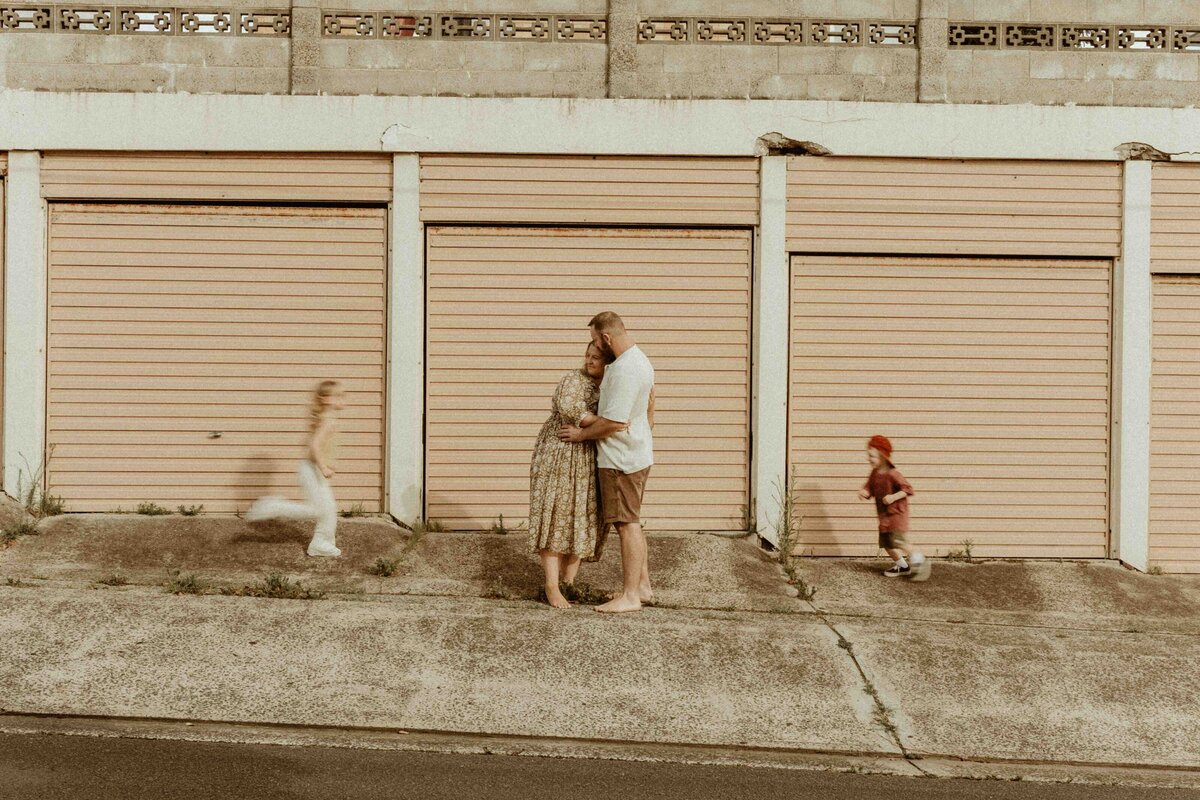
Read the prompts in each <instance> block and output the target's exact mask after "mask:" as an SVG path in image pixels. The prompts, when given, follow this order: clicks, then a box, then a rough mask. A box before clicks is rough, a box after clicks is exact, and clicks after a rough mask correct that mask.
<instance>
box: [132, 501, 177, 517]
mask: <svg viewBox="0 0 1200 800" xmlns="http://www.w3.org/2000/svg"><path fill="white" fill-rule="evenodd" d="M137 513H139V514H141V515H142V516H145V517H165V516H166V515H167V514H170V513H171V509H169V508H163V507H162V506H160V505H157V504H156V503H138V507H137Z"/></svg>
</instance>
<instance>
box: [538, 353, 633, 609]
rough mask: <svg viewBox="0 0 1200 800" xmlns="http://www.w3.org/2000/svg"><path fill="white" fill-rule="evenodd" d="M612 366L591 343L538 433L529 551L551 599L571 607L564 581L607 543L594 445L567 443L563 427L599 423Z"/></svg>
mask: <svg viewBox="0 0 1200 800" xmlns="http://www.w3.org/2000/svg"><path fill="white" fill-rule="evenodd" d="M610 363H612V358H611V357H607V356H606V355H605V354H604V353H602V352H601V351H600V350H599V348H597V347H596V346H595V345H592V344H589V345H588V349H587V352H586V354H585V355H584V359H583V368H582V369H578V370H573V371H572V372H570V373H568V374H567V375H566V376H565V377H564V378H563V379H562V380H561V381H559V383H558V388H557V389H556V390H555V392H554V400H553V413H552V414H551V415H550V419H548V420H546V424H545V425H543V426H542V431H541V433H539V434H538V438H537V444H535V445H534V448H533V461H532V463H531V464H530V467H529V547H530V549H531V550H533V551H534V552H536V553H537V554H538V555H539V556H540V558H541V560H542V569H543V570H544V571H545V573H546V599H547V600H548V601H549V603H550V605H552V606H553V607H554V608H570V607H571V604H570V603H568V602H567V599H566V598H565V597H563V595H562V591H561V590H560V589H559V581H560V580H562V581H564V582H566V583H573V582H574V580H575V575H576V573H577V572H578V571H579V561H580V559H583V558H587V559H590V560H595V559H596V558H598V557H599V546H600V545H601V544H602V538H601V528H602V525H601V523H600V514H599V508H598V505H599V496H598V491H597V487H596V445H595V443H594V442H578V443H571V442H562V441H559V439H558V429H559V428H560V427H561V426H563V425H578V426H579V427H581V428H586V427H587V426H588V425H590V424H591V423H592V422H595V421H596V419H597V418H596V416H595V414H596V404H597V403H598V402H599V400H600V380H601V379H602V378H603V377H604V368H605V367H606V366H607V365H608V364H610Z"/></svg>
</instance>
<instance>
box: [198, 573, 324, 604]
mask: <svg viewBox="0 0 1200 800" xmlns="http://www.w3.org/2000/svg"><path fill="white" fill-rule="evenodd" d="M221 594H225V595H236V596H237V597H272V598H275V599H278V600H321V599H322V598H324V597H325V593H324V592H319V591H316V590H315V589H309V588H307V587H306V586H304V585H303V584H301V583H300V582H299V581H294V580H292V579H291V578H289V577H287V576H286V575H284V574H283V573H280V572H268V573H267V574H266V575H264V576H263V579H262V580H261V581H259V582H258V583H257V584H255V585H254V586H243V587H242V588H241V589H238V588H236V587H233V586H225V587H222V589H221Z"/></svg>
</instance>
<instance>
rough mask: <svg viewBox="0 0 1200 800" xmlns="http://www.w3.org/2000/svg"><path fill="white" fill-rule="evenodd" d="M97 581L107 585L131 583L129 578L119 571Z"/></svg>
mask: <svg viewBox="0 0 1200 800" xmlns="http://www.w3.org/2000/svg"><path fill="white" fill-rule="evenodd" d="M96 583H100V584H103V585H105V586H125V585H126V584H128V583H129V579H128V578H126V577H125V576H124V575H121V574H119V573H113V574H112V575H109V576H108V577H107V578H101V579H100V580H98V581H96Z"/></svg>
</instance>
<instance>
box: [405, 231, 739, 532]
mask: <svg viewBox="0 0 1200 800" xmlns="http://www.w3.org/2000/svg"><path fill="white" fill-rule="evenodd" d="M750 246H751V245H750V234H749V232H748V231H737V230H647V229H586V228H583V229H571V228H470V227H431V228H429V229H428V259H429V265H428V267H429V268H428V286H429V289H428V339H427V351H428V381H427V391H428V398H427V403H428V405H427V409H428V412H427V414H428V416H427V419H428V430H427V443H428V449H427V453H428V455H427V458H428V462H427V469H428V478H427V497H426V502H427V506H426V507H427V513H428V515H429V516H430V517H431V518H433V519H436V520H439V521H441V522H443V523H445V524H447V525H448V526H450V527H452V528H456V529H479V528H482V527H487V526H489V525H490V524H491V523H492V522H493V521H494V520H496V519H497V518H498V517H499V515H500V514H503V515H504V520H505V523H506V524H518V523H519V522H520V521H522V520H524V519H525V518H526V516H527V514H528V500H529V461H530V455H531V453H532V449H533V444H534V440H535V439H536V437H537V433H538V430H539V429H540V428H541V426H542V424H543V423H544V422H545V420H546V419H547V418H548V417H549V415H550V399H551V395H552V394H553V392H554V388H555V387H556V386H557V384H558V381H559V379H560V378H562V376H563V375H564V374H566V373H567V372H568V371H570V370H571V369H574V368H577V367H578V366H579V365H580V364H581V363H582V360H583V354H584V350H585V348H586V345H587V342H588V341H589V334H588V330H587V323H588V320H589V319H591V317H592V315H593V314H595V313H596V312H598V311H601V310H606V309H607V310H613V311H616V312H618V313H619V314H621V315H622V316H623V317H624V318H625V320H626V322H627V324H628V325H629V326H630V328H631V330H632V332H633V335H634V337H635V339H636V340H637V342H638V344H639V346H641V347H642V349H643V350H644V351H645V352H646V354H647V355H648V356H649V357H650V359H651V361H652V362H653V364H654V366H655V370H656V373H657V380H658V402H657V419H656V427H655V451H656V453H655V455H656V462H657V463H656V465H655V467H654V470H653V472H652V475H651V479H650V483H649V485H648V488H647V492H646V505H645V507H644V519H645V520H646V522H647V524H648V526H649V529H650V530H652V531H653V530H684V531H687V530H691V531H695V530H735V529H738V528H741V527H742V525H743V521H742V516H743V506H745V504H746V501H747V500H746V498H747V492H748V484H749V472H748V470H749V465H748V464H749V462H748V448H749V439H748V434H749V415H748V409H749V355H750V340H749V329H750Z"/></svg>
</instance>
